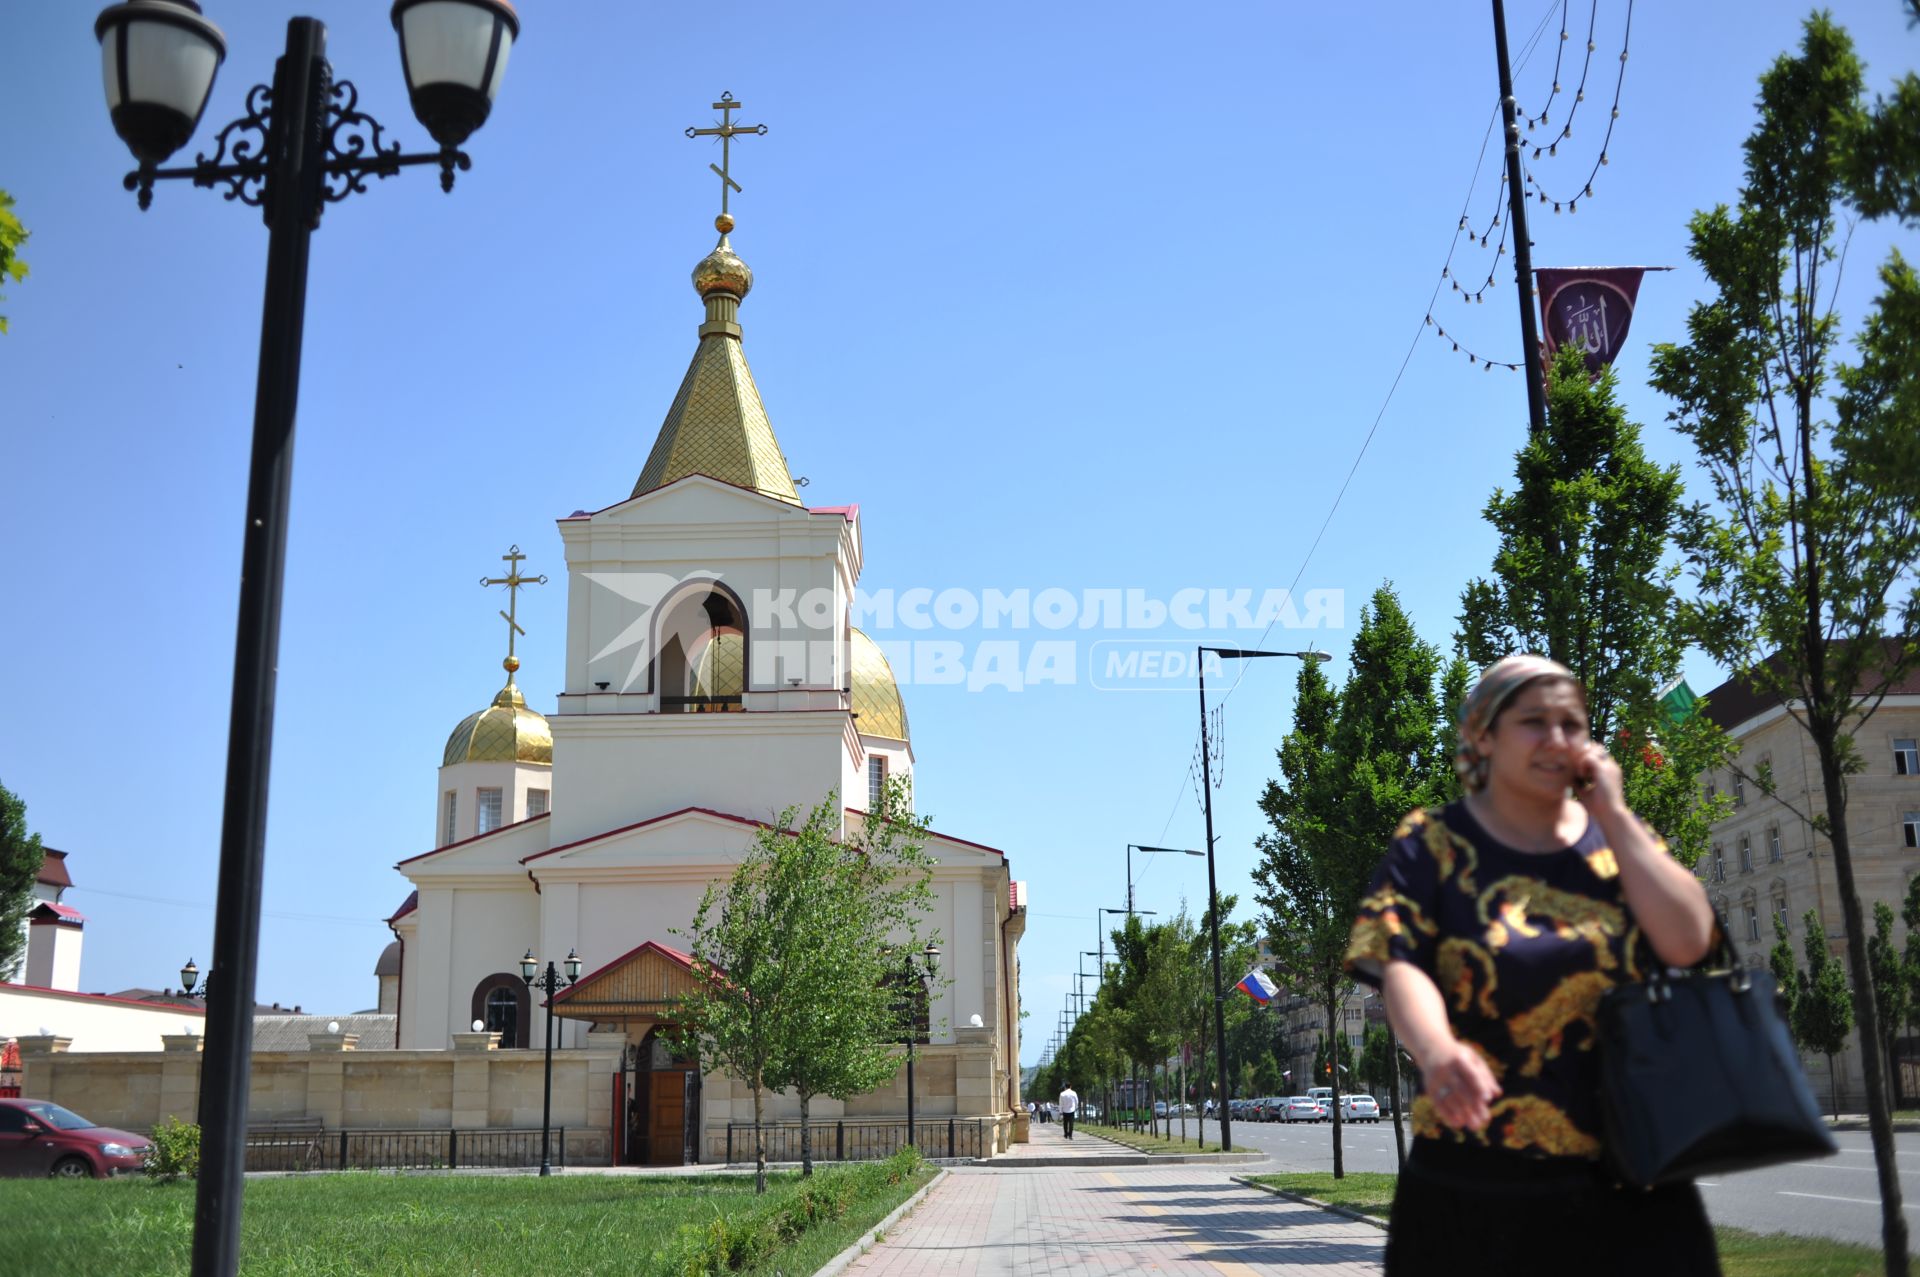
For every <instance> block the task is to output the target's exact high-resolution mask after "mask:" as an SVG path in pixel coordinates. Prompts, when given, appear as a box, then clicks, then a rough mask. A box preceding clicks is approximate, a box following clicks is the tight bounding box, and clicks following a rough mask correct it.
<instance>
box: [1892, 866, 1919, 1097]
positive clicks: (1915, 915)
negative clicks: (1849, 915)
mask: <svg viewBox="0 0 1920 1277" xmlns="http://www.w3.org/2000/svg"><path fill="white" fill-rule="evenodd" d="M1900 921H1902V922H1904V923H1905V924H1906V926H1907V939H1906V942H1905V943H1904V944H1903V945H1901V946H1900V973H1901V977H1902V979H1903V980H1905V982H1906V995H1907V1019H1906V1030H1907V1036H1908V1037H1909V1038H1911V1037H1912V1036H1913V1021H1914V1017H1915V1016H1916V1015H1920V876H1916V877H1914V878H1912V879H1910V880H1909V881H1908V882H1907V898H1906V899H1905V900H1904V901H1902V902H1901V905H1900ZM1895 1067H1896V1068H1897V1067H1898V1064H1897V1063H1896V1065H1895Z"/></svg>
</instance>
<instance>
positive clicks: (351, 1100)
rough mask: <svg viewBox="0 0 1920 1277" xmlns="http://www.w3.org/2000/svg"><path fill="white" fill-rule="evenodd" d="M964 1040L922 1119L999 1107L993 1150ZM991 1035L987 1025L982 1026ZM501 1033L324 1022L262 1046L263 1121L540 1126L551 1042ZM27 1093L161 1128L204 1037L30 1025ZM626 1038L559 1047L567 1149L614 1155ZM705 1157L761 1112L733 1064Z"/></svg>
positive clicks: (864, 1110) (557, 1078) (252, 1111)
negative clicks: (282, 1045) (330, 1026)
mask: <svg viewBox="0 0 1920 1277" xmlns="http://www.w3.org/2000/svg"><path fill="white" fill-rule="evenodd" d="M962 1032H963V1033H964V1034H965V1035H966V1036H965V1038H964V1039H963V1040H962V1041H960V1042H958V1043H955V1044H953V1045H941V1046H928V1047H920V1048H918V1049H917V1050H916V1052H915V1055H916V1059H915V1069H914V1097H915V1108H916V1110H917V1112H918V1114H919V1116H920V1119H921V1120H922V1121H927V1122H932V1121H935V1120H939V1121H940V1122H942V1124H943V1125H944V1121H945V1119H946V1118H948V1117H968V1118H974V1117H979V1118H994V1119H996V1123H995V1134H994V1137H993V1145H994V1148H993V1151H995V1152H1004V1151H1005V1150H1006V1147H1007V1143H1008V1141H1009V1139H1010V1138H1011V1115H1010V1114H1009V1113H1008V1112H1007V1107H1006V1104H1005V1101H1004V1098H1003V1097H1000V1096H999V1095H997V1094H996V1090H997V1088H998V1086H999V1085H1000V1075H999V1072H998V1070H997V1069H996V1068H995V1061H994V1058H993V1052H994V1048H993V1045H992V1043H991V1042H990V1041H989V1040H987V1038H986V1036H985V1031H983V1030H963V1031H962ZM976 1035H978V1036H976ZM498 1036H499V1035H497V1034H491V1033H457V1034H455V1035H454V1045H453V1049H452V1050H450V1051H415V1050H382V1051H358V1050H355V1049H354V1048H355V1045H356V1042H355V1039H354V1037H353V1035H352V1034H314V1035H312V1037H311V1038H310V1045H311V1049H310V1050H307V1051H260V1052H255V1053H254V1056H253V1069H252V1084H251V1088H250V1098H249V1101H248V1111H249V1115H250V1119H249V1120H250V1121H252V1122H255V1123H266V1122H271V1121H276V1120H281V1121H284V1120H291V1119H308V1120H311V1119H316V1118H317V1119H319V1121H320V1123H321V1124H322V1126H323V1127H324V1128H325V1129H326V1130H327V1131H340V1130H392V1131H435V1130H456V1131H465V1130H511V1129H519V1130H524V1129H529V1128H533V1129H537V1128H538V1127H539V1126H540V1110H541V1099H542V1084H543V1071H544V1065H545V1056H544V1054H543V1052H541V1051H537V1050H506V1051H503V1050H500V1049H498ZM19 1041H20V1056H21V1067H22V1070H23V1074H24V1075H23V1077H22V1089H21V1093H22V1094H23V1095H26V1096H30V1097H32V1098H34V1099H45V1100H52V1101H53V1102H54V1103H56V1104H63V1105H65V1106H66V1107H68V1108H70V1109H72V1110H74V1111H75V1112H77V1113H81V1114H84V1115H85V1116H87V1117H89V1118H91V1119H92V1120H93V1121H95V1122H98V1123H100V1124H101V1125H103V1126H116V1127H120V1128H122V1129H125V1130H130V1131H136V1132H147V1131H151V1130H152V1129H153V1128H154V1126H156V1125H157V1124H159V1123H160V1122H161V1121H163V1120H165V1119H166V1118H168V1117H177V1118H180V1119H181V1120H183V1121H192V1120H193V1119H194V1115H195V1113H196V1111H197V1109H198V1096H199V1089H200V1051H201V1045H202V1041H203V1039H201V1038H199V1037H197V1036H189V1035H168V1036H166V1037H165V1038H164V1039H163V1043H164V1047H163V1049H162V1050H160V1051H124V1052H122V1051H89V1052H73V1051H70V1050H68V1047H69V1046H70V1045H71V1041H70V1040H69V1039H66V1038H61V1037H31V1036H30V1037H23V1038H21V1039H20V1040H19ZM622 1053H623V1043H621V1042H620V1040H619V1039H617V1038H616V1039H615V1040H614V1041H613V1042H611V1043H609V1044H608V1045H606V1046H597V1045H596V1046H591V1047H587V1048H585V1049H569V1050H562V1051H555V1052H554V1055H553V1125H554V1126H555V1127H563V1126H564V1127H566V1128H567V1132H568V1133H567V1146H568V1160H569V1161H571V1162H573V1163H575V1164H578V1165H594V1164H601V1165H604V1164H606V1163H607V1162H608V1161H610V1160H611V1159H612V1156H613V1138H614V1127H615V1121H616V1116H617V1114H616V1110H615V1107H614V1106H615V1102H616V1100H615V1089H616V1077H617V1075H618V1073H619V1069H620V1061H621V1057H622ZM799 1115H800V1106H799V1102H798V1101H797V1100H796V1099H795V1098H794V1097H793V1096H791V1095H770V1096H768V1097H766V1101H765V1104H764V1106H763V1116H764V1117H765V1118H766V1119H768V1120H782V1119H785V1120H792V1119H795V1118H798V1117H799ZM905 1115H906V1072H905V1070H904V1069H902V1070H901V1072H900V1073H899V1074H898V1075H896V1076H895V1078H894V1079H893V1081H892V1083H890V1084H889V1085H887V1086H883V1087H881V1088H879V1089H878V1090H876V1091H874V1092H871V1093H870V1094H867V1095H862V1096H859V1097H856V1098H855V1099H853V1100H849V1101H847V1102H845V1103H842V1102H840V1101H838V1100H830V1099H824V1098H823V1099H818V1100H816V1101H814V1103H813V1105H812V1117H813V1119H814V1120H815V1121H833V1120H836V1119H840V1118H845V1119H847V1120H848V1121H853V1120H857V1119H858V1120H873V1119H881V1120H885V1119H888V1118H899V1119H901V1120H902V1121H904V1119H905ZM701 1119H702V1123H703V1127H704V1129H703V1137H704V1138H703V1139H702V1141H701V1155H702V1158H703V1160H707V1161H718V1160H720V1159H721V1158H722V1157H724V1155H725V1147H726V1131H727V1125H728V1123H729V1122H735V1123H738V1122H751V1121H752V1120H753V1093H752V1091H751V1090H750V1089H749V1088H748V1087H747V1086H746V1085H745V1084H743V1083H739V1082H736V1081H734V1080H733V1079H732V1078H730V1077H728V1076H727V1075H726V1074H724V1073H710V1074H707V1075H706V1076H705V1077H704V1078H703V1079H702V1083H701Z"/></svg>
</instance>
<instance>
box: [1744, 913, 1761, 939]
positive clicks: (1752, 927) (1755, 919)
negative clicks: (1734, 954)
mask: <svg viewBox="0 0 1920 1277" xmlns="http://www.w3.org/2000/svg"><path fill="white" fill-rule="evenodd" d="M1759 938H1760V910H1759V909H1758V908H1757V907H1756V906H1754V905H1748V906H1747V939H1749V940H1758V939H1759Z"/></svg>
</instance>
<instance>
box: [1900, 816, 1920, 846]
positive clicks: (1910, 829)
mask: <svg viewBox="0 0 1920 1277" xmlns="http://www.w3.org/2000/svg"><path fill="white" fill-rule="evenodd" d="M1900 826H1901V828H1902V829H1904V830H1906V833H1907V846H1909V847H1920V811H1910V812H1908V813H1907V816H1906V819H1905V820H1903V821H1901V822H1900Z"/></svg>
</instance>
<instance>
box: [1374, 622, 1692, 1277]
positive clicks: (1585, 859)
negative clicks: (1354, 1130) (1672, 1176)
mask: <svg viewBox="0 0 1920 1277" xmlns="http://www.w3.org/2000/svg"><path fill="white" fill-rule="evenodd" d="M1590 730H1591V728H1590V720H1589V718H1588V714H1587V704H1586V693H1585V689H1583V688H1582V687H1581V686H1580V683H1579V682H1578V681H1577V680H1576V679H1575V678H1574V676H1573V674H1572V672H1571V671H1569V670H1568V669H1567V668H1566V667H1565V666H1562V665H1559V664H1557V663H1555V662H1553V661H1550V660H1547V659H1546V658H1545V657H1540V656H1509V657H1507V658H1506V659H1505V660H1502V661H1500V662H1498V663H1497V664H1495V665H1493V666H1492V667H1491V668H1489V669H1488V670H1487V672H1486V673H1484V674H1482V675H1481V676H1480V681H1479V683H1478V684H1477V685H1476V686H1475V687H1474V689H1473V691H1472V692H1471V693H1469V694H1468V696H1467V699H1466V702H1465V704H1464V705H1462V707H1461V711H1460V723H1459V752H1458V753H1457V755H1456V756H1455V759H1454V767H1455V770H1456V771H1457V772H1458V773H1459V776H1460V781H1461V787H1462V788H1463V790H1464V791H1465V797H1463V798H1461V799H1458V800H1457V801H1455V802H1451V803H1448V804H1447V805H1446V806H1444V807H1438V808H1433V809H1430V810H1426V811H1416V812H1413V813H1412V814H1411V815H1409V816H1408V817H1407V818H1406V819H1405V820H1404V821H1402V822H1401V824H1400V828H1399V830H1398V831H1397V832H1396V833H1395V835H1394V838H1393V841H1392V843H1391V844H1389V846H1388V848H1387V854H1386V858H1385V859H1384V860H1382V861H1381V862H1380V867H1379V869H1378V870H1377V871H1376V872H1375V874H1374V878H1373V885H1372V887H1371V888H1370V889H1369V891H1368V893H1367V895H1366V897H1365V898H1364V899H1362V900H1361V902H1360V907H1359V909H1358V911H1357V913H1356V915H1355V918H1354V924H1353V934H1352V937H1351V940H1350V942H1349V945H1348V948H1347V956H1346V967H1347V970H1348V972H1349V973H1351V974H1352V975H1353V977H1354V978H1355V979H1357V980H1361V981H1364V982H1366V983H1368V984H1372V985H1376V986H1378V987H1379V988H1381V989H1382V990H1383V992H1384V995H1385V1001H1386V1005H1387V1015H1388V1018H1389V1019H1390V1020H1391V1021H1392V1022H1393V1028H1394V1031H1395V1032H1396V1033H1398V1034H1399V1036H1400V1041H1401V1043H1402V1044H1403V1045H1404V1046H1405V1047H1406V1048H1407V1050H1408V1051H1410V1052H1411V1053H1412V1055H1413V1058H1414V1062H1415V1063H1416V1064H1418V1065H1419V1068H1420V1081H1421V1089H1420V1094H1419V1095H1418V1097H1416V1098H1415V1100H1414V1102H1413V1110H1412V1115H1413V1135H1414V1138H1413V1147H1412V1149H1411V1150H1410V1151H1409V1152H1408V1154H1407V1160H1406V1165H1405V1167H1404V1168H1403V1169H1402V1170H1401V1173H1400V1177H1399V1181H1398V1185H1397V1186H1396V1188H1395V1190H1394V1201H1393V1224H1392V1226H1391V1228H1390V1229H1389V1230H1388V1233H1387V1262H1386V1270H1387V1274H1388V1277H1414V1275H1416V1274H1428V1273H1432V1274H1451V1273H1472V1274H1475V1277H1503V1275H1505V1274H1516V1275H1517V1274H1529V1275H1531V1274H1538V1273H1553V1274H1554V1275H1555V1277H1574V1275H1575V1274H1579V1275H1581V1277H1586V1275H1587V1274H1592V1275H1593V1277H1599V1275H1600V1274H1620V1273H1628V1274H1632V1277H1696V1274H1700V1275H1704V1274H1718V1273H1719V1271H1720V1265H1719V1260H1718V1257H1717V1256H1716V1254H1715V1248H1714V1240H1713V1230H1712V1229H1711V1228H1710V1227H1709V1226H1708V1224H1707V1216H1706V1211H1705V1209H1704V1207H1703V1206H1702V1205H1701V1201H1700V1194H1699V1191H1698V1190H1697V1189H1695V1188H1694V1186H1693V1185H1692V1184H1689V1183H1682V1184H1672V1185H1665V1186H1662V1187H1659V1188H1655V1189H1651V1190H1642V1189H1640V1188H1636V1187H1633V1186H1630V1185H1622V1184H1620V1183H1619V1182H1618V1181H1617V1180H1616V1179H1615V1177H1614V1176H1613V1175H1612V1173H1611V1172H1610V1171H1609V1170H1608V1169H1607V1166H1606V1163H1605V1161H1604V1159H1603V1157H1602V1154H1603V1152H1604V1151H1605V1150H1604V1147H1603V1144H1602V1140H1603V1130H1602V1122H1601V1109H1600V1068H1599V1063H1598V1061H1597V1060H1596V1059H1595V1032H1596V1024H1595V1016H1596V1012H1597V1010H1598V1008H1599V1005H1600V997H1601V995H1602V994H1603V993H1605V992H1606V991H1607V990H1608V989H1610V988H1613V987H1614V986H1616V985H1620V984H1626V983H1630V982H1634V981H1639V980H1641V979H1644V978H1645V975H1646V973H1648V972H1651V971H1654V970H1656V969H1657V968H1659V967H1662V966H1674V967H1690V966H1693V965H1694V964H1695V963H1697V962H1700V961H1701V960H1702V959H1704V958H1705V957H1706V956H1707V954H1708V953H1709V952H1711V951H1713V950H1714V949H1715V948H1717V947H1719V939H1720V936H1719V931H1718V928H1717V927H1716V925H1715V922H1714V916H1713V910H1712V908H1711V907H1710V906H1709V905H1708V903H1707V894H1706V890H1705V888H1703V887H1702V886H1701V884H1700V882H1699V881H1698V880H1697V879H1695V878H1694V876H1693V875H1692V874H1691V873H1689V872H1687V870H1686V869H1685V868H1683V867H1682V866H1681V865H1680V863H1679V862H1678V861H1676V860H1675V859H1674V858H1673V857H1672V856H1670V855H1668V854H1667V847H1666V844H1665V843H1664V842H1662V841H1661V840H1660V837H1659V835H1657V834H1656V833H1654V832H1653V830H1651V829H1649V828H1647V826H1646V825H1644V824H1643V823H1641V821H1640V818H1639V817H1638V816H1635V815H1634V814H1633V812H1632V811H1630V810H1628V808H1627V804H1626V799H1625V796H1624V794H1623V792H1622V789H1621V773H1620V766H1619V764H1618V763H1616V762H1615V761H1614V760H1613V757H1612V756H1611V755H1610V754H1608V753H1607V750H1606V748H1605V746H1603V745H1601V744H1599V743H1597V742H1595V741H1594V740H1593V739H1592V738H1591V736H1590V734H1589V733H1590Z"/></svg>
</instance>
